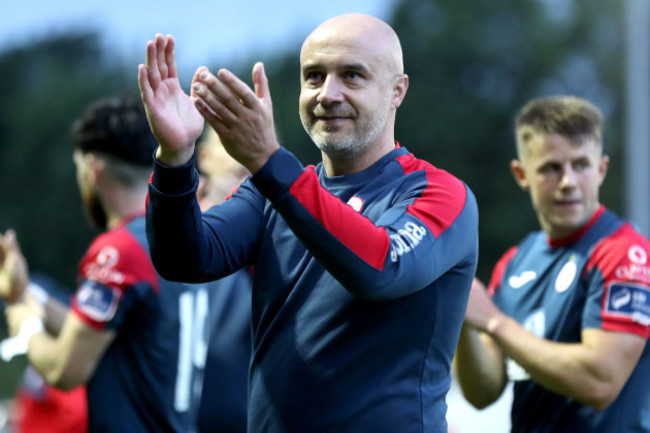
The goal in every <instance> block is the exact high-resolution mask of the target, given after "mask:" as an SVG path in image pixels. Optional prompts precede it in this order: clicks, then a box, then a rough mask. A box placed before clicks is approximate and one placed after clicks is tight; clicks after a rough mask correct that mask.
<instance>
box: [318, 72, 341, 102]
mask: <svg viewBox="0 0 650 433" xmlns="http://www.w3.org/2000/svg"><path fill="white" fill-rule="evenodd" d="M342 100H343V93H342V88H341V83H340V82H339V80H338V79H337V78H336V76H334V75H328V76H327V77H326V78H325V81H324V82H323V85H322V86H321V88H320V92H319V93H318V102H320V103H323V104H327V103H330V102H340V101H342Z"/></svg>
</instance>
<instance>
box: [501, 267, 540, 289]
mask: <svg viewBox="0 0 650 433" xmlns="http://www.w3.org/2000/svg"><path fill="white" fill-rule="evenodd" d="M535 278H537V272H535V271H524V272H522V273H521V275H513V276H512V277H510V278H508V284H510V287H512V288H513V289H518V288H520V287H522V286H523V285H524V284H526V283H528V282H530V281H533V280H534V279H535Z"/></svg>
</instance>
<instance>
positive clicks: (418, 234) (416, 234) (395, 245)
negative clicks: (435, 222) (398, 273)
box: [390, 221, 427, 262]
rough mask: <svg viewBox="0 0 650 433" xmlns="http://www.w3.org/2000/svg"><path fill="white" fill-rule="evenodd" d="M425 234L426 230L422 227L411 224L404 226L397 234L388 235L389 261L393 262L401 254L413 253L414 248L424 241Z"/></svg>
mask: <svg viewBox="0 0 650 433" xmlns="http://www.w3.org/2000/svg"><path fill="white" fill-rule="evenodd" d="M426 234H427V229H425V228H424V226H419V225H417V224H415V223H413V222H410V221H409V222H407V223H406V224H404V228H401V229H399V230H397V233H395V234H394V235H390V243H391V245H392V249H391V251H390V259H391V260H392V261H394V262H396V261H397V258H398V257H399V256H401V255H402V254H405V253H408V252H409V251H413V249H414V248H415V247H417V246H418V244H419V243H420V242H421V241H422V239H424V235H426Z"/></svg>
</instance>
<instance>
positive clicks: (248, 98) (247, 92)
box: [217, 69, 259, 110]
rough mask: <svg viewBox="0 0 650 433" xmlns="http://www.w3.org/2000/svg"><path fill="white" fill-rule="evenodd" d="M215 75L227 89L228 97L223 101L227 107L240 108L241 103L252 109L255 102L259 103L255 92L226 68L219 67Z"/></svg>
mask: <svg viewBox="0 0 650 433" xmlns="http://www.w3.org/2000/svg"><path fill="white" fill-rule="evenodd" d="M217 75H218V76H219V78H220V79H221V81H222V82H223V84H224V85H225V87H226V88H227V89H228V97H229V98H228V100H227V101H224V104H226V105H227V106H228V107H229V108H231V109H233V110H240V109H241V108H242V104H243V105H244V106H246V107H248V108H251V109H253V108H255V107H256V106H257V104H259V101H258V99H257V96H256V95H255V93H254V92H253V91H252V90H251V88H250V87H248V85H247V84H246V83H244V82H243V81H242V80H240V79H239V78H238V77H237V76H236V75H235V74H233V73H232V72H230V71H229V70H227V69H221V70H219V72H218V74H217Z"/></svg>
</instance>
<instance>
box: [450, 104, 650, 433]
mask: <svg viewBox="0 0 650 433" xmlns="http://www.w3.org/2000/svg"><path fill="white" fill-rule="evenodd" d="M602 122H603V119H602V114H601V113H600V111H599V110H598V109H597V108H596V107H595V106H594V105H593V104H591V103H589V102H588V101H586V100H583V99H580V98H576V97H570V96H557V97H549V98H541V99H536V100H533V101H531V102H529V103H528V104H527V105H525V106H524V107H523V109H522V110H521V111H520V113H519V114H518V116H517V118H516V122H515V130H516V139H517V155H518V159H516V160H513V161H512V163H511V170H512V172H513V174H514V177H515V180H516V182H517V183H518V184H519V186H520V187H521V188H522V189H523V190H524V191H526V192H528V193H529V194H530V196H531V200H532V205H533V208H534V210H535V212H536V214H537V218H538V220H539V224H540V226H541V230H540V231H538V232H535V233H532V234H530V235H529V236H527V237H526V238H525V239H524V240H523V241H522V242H521V243H520V244H519V245H518V246H516V247H513V248H511V249H510V250H509V251H507V252H506V253H505V254H504V255H503V257H502V258H501V260H500V261H499V262H498V263H497V265H496V266H495V268H494V271H493V274H492V278H491V280H490V284H489V286H488V290H487V291H486V290H485V287H484V286H483V284H482V283H481V282H480V281H478V280H475V282H474V284H473V286H472V291H471V295H470V300H469V304H468V308H467V313H466V324H465V326H464V328H463V332H462V333H461V339H460V342H459V345H458V348H457V354H456V368H457V372H458V378H459V382H460V384H461V387H462V389H463V392H464V394H465V396H466V398H467V399H468V400H469V401H470V402H471V403H472V404H473V405H475V406H476V407H485V406H487V405H489V404H491V403H492V402H493V401H494V400H496V399H497V398H498V397H499V395H500V394H501V392H502V390H503V388H504V386H505V384H506V382H507V380H508V379H510V380H512V381H514V382H515V385H514V397H513V398H514V401H513V406H512V413H511V417H512V431H513V432H548V433H560V432H566V433H569V432H570V433H578V432H585V433H586V432H598V433H621V432H650V416H649V415H650V386H648V378H649V377H650V349H649V347H648V345H647V344H646V341H647V339H648V337H649V336H650V263H649V262H648V255H649V254H650V242H648V240H647V239H646V238H645V237H643V236H642V235H640V234H639V233H638V232H637V231H636V230H635V229H634V227H633V226H632V225H631V224H630V223H629V222H627V221H625V220H623V219H621V218H619V217H618V216H616V215H615V214H614V213H612V212H611V211H609V210H607V209H606V208H605V207H604V206H603V205H601V204H600V202H599V199H598V193H599V189H600V186H601V184H602V182H603V180H604V179H605V174H606V172H607V166H608V163H609V158H608V156H607V155H604V154H603V144H602V135H603V132H602Z"/></svg>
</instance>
